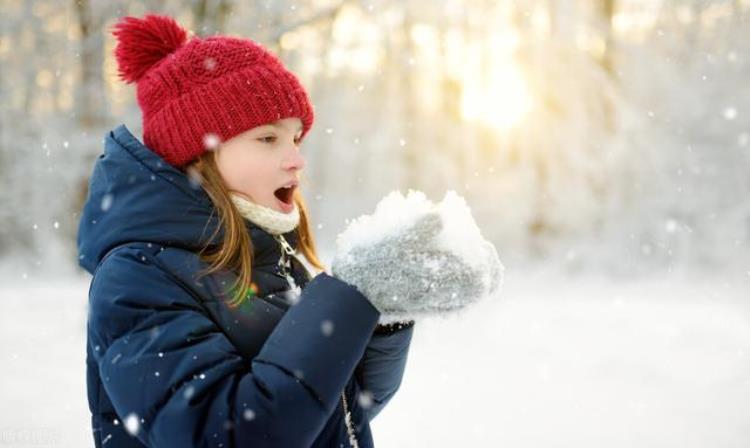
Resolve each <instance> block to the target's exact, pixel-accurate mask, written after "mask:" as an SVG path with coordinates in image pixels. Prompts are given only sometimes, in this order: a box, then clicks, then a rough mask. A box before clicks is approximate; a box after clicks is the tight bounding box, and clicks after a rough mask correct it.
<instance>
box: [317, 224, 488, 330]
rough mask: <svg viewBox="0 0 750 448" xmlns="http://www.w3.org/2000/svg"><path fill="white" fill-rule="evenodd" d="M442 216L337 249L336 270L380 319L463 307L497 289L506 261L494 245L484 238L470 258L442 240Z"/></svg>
mask: <svg viewBox="0 0 750 448" xmlns="http://www.w3.org/2000/svg"><path fill="white" fill-rule="evenodd" d="M442 219H443V218H442V216H441V215H440V214H439V213H438V212H434V211H433V212H429V213H427V214H425V215H423V216H421V217H420V218H419V219H418V220H417V221H416V222H415V224H413V225H412V226H411V227H407V228H403V229H400V230H398V231H396V232H397V233H395V234H393V235H389V236H387V237H384V238H382V239H380V240H379V241H377V242H375V243H373V244H371V245H368V246H360V247H357V248H354V249H352V250H349V251H348V253H337V254H336V255H335V256H334V259H333V261H332V264H331V271H332V273H333V275H335V276H336V277H338V278H340V279H341V280H344V281H345V282H347V283H350V284H352V285H354V286H356V287H357V289H359V291H360V292H362V293H363V294H364V295H365V296H366V297H367V298H368V300H369V301H370V302H371V303H372V304H373V306H374V307H375V308H376V309H377V310H378V311H380V313H381V316H380V320H379V323H380V324H388V323H393V322H403V321H408V320H413V319H415V318H418V317H421V316H426V315H434V314H441V313H444V312H448V311H452V310H456V309H460V308H463V307H465V306H466V305H467V304H470V303H472V302H475V301H477V300H479V299H480V298H482V297H484V296H486V295H491V294H493V293H495V292H496V291H497V290H498V288H499V286H500V283H501V279H502V265H501V264H500V260H499V258H498V255H497V252H496V251H495V248H494V246H492V244H491V243H489V242H487V241H485V244H484V246H482V247H481V248H479V250H478V251H477V254H476V256H477V257H478V258H477V260H474V262H472V263H471V264H470V263H467V261H466V260H465V259H463V258H462V257H461V256H459V255H457V254H455V253H452V252H451V251H450V250H448V249H446V248H445V247H444V245H441V244H440V242H439V238H438V237H439V234H440V233H441V230H442V229H443V221H442Z"/></svg>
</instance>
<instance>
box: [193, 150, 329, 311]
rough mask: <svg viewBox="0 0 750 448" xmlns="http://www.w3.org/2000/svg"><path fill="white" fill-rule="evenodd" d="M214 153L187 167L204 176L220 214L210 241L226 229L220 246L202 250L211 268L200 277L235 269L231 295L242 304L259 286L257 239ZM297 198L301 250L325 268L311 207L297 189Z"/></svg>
mask: <svg viewBox="0 0 750 448" xmlns="http://www.w3.org/2000/svg"><path fill="white" fill-rule="evenodd" d="M214 155H215V152H214V151H206V152H205V153H203V154H202V155H201V156H200V157H199V158H198V159H196V160H195V161H194V162H191V163H190V164H189V165H188V166H187V167H186V171H187V172H188V174H189V175H190V176H196V177H199V178H200V183H201V185H202V187H203V189H204V190H205V191H206V193H207V194H208V196H209V198H210V199H211V202H212V203H213V205H214V207H215V210H216V212H217V214H218V217H219V225H218V226H217V227H216V230H215V231H214V233H213V234H212V235H211V237H210V238H209V240H208V241H209V242H210V241H213V240H214V238H215V237H216V236H217V235H218V234H219V233H220V232H221V231H222V229H223V230H224V236H223V239H222V241H221V242H220V243H219V244H218V245H217V246H211V245H210V244H207V245H206V246H205V247H203V249H201V251H200V252H199V255H200V257H201V259H202V260H203V261H205V262H207V263H209V267H208V268H207V269H205V270H202V271H201V272H200V273H199V274H198V277H199V278H200V277H202V276H205V275H209V274H212V273H214V272H217V271H221V270H223V269H230V270H233V271H235V273H237V280H236V282H235V283H234V284H232V285H231V287H230V288H231V289H230V290H231V291H233V292H232V294H231V296H230V300H229V305H230V306H239V305H241V304H242V302H243V301H244V300H245V299H246V298H248V297H251V296H252V294H256V293H257V292H258V291H257V287H256V286H255V285H254V284H253V282H252V269H253V242H252V239H251V238H250V234H249V233H248V231H247V228H246V227H245V218H244V217H243V216H242V215H241V214H240V212H239V210H238V209H237V207H236V206H235V205H234V204H233V203H232V200H231V198H230V192H229V189H228V188H227V186H226V185H225V183H224V180H223V178H222V177H221V173H220V172H219V168H218V166H217V165H216V159H215V158H214ZM293 199H294V202H295V204H296V205H297V207H298V208H299V215H300V221H299V225H298V226H297V229H296V230H295V232H296V234H297V240H298V249H299V250H300V252H302V254H303V255H304V256H305V259H307V261H308V262H309V263H310V264H311V265H312V266H314V267H315V268H317V269H320V270H324V269H325V268H324V266H323V263H321V261H320V259H319V258H318V255H317V251H316V249H315V241H314V240H313V235H312V232H311V231H310V224H309V221H308V213H307V207H306V205H305V201H304V200H303V199H302V195H301V194H300V192H299V190H297V191H295V192H294V198H293Z"/></svg>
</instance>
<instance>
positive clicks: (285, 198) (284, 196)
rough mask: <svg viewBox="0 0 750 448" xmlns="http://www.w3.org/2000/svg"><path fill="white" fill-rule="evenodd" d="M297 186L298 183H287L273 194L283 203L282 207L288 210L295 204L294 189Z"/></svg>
mask: <svg viewBox="0 0 750 448" xmlns="http://www.w3.org/2000/svg"><path fill="white" fill-rule="evenodd" d="M296 188H297V185H296V184H290V185H286V186H284V187H281V188H278V189H276V191H274V192H273V195H274V196H276V199H278V200H279V202H281V204H282V208H283V209H284V210H285V211H286V210H288V209H289V208H291V207H293V205H294V190H295V189H296Z"/></svg>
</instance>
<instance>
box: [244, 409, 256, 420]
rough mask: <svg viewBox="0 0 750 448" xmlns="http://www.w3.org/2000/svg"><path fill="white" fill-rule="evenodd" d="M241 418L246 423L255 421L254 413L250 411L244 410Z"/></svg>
mask: <svg viewBox="0 0 750 448" xmlns="http://www.w3.org/2000/svg"><path fill="white" fill-rule="evenodd" d="M242 418H244V419H245V420H247V421H252V420H255V412H254V411H253V410H252V409H245V411H244V412H243V413H242Z"/></svg>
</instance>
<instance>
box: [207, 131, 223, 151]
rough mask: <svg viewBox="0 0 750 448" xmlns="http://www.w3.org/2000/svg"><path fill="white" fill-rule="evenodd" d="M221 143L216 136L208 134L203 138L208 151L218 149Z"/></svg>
mask: <svg viewBox="0 0 750 448" xmlns="http://www.w3.org/2000/svg"><path fill="white" fill-rule="evenodd" d="M219 143H221V140H220V139H219V136H218V135H216V134H211V133H208V134H206V135H204V136H203V146H205V147H206V149H208V150H215V149H218V148H219Z"/></svg>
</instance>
